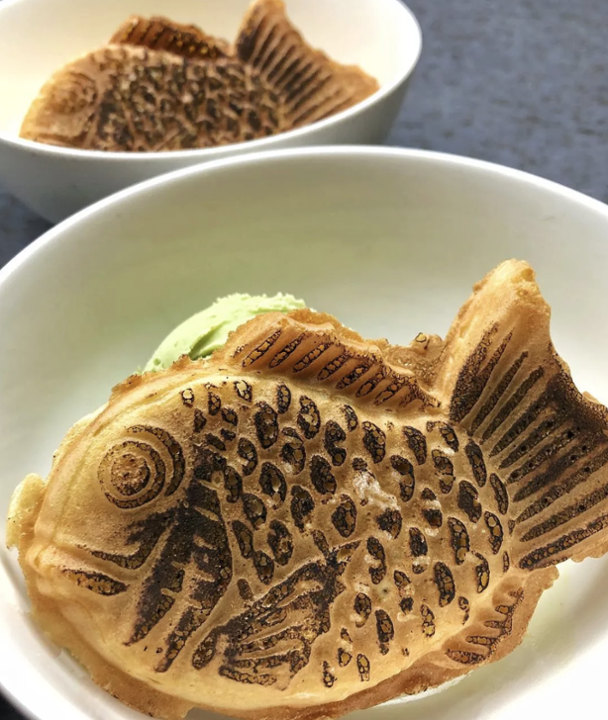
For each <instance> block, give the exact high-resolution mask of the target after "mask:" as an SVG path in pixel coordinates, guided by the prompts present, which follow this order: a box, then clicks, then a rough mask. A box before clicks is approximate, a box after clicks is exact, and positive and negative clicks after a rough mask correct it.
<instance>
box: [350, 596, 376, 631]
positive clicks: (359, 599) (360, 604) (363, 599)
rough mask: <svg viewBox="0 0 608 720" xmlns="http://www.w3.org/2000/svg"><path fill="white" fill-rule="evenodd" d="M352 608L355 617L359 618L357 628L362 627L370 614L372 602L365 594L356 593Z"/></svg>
mask: <svg viewBox="0 0 608 720" xmlns="http://www.w3.org/2000/svg"><path fill="white" fill-rule="evenodd" d="M353 607H354V610H355V612H356V613H357V615H358V616H359V617H360V618H361V620H358V621H357V623H356V625H357V627H363V626H364V625H365V623H366V622H367V621H368V620H369V616H370V615H371V614H372V601H371V600H370V599H369V597H368V596H367V595H366V594H365V593H357V595H356V596H355V603H354V606H353Z"/></svg>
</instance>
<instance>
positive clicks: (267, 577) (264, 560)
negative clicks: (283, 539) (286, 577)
mask: <svg viewBox="0 0 608 720" xmlns="http://www.w3.org/2000/svg"><path fill="white" fill-rule="evenodd" d="M253 566H254V567H255V571H256V573H257V575H258V578H259V580H260V582H262V583H264V585H270V583H271V582H272V577H273V575H274V562H273V560H272V558H271V557H270V556H269V555H266V553H265V552H262V551H261V550H257V551H256V552H255V553H254V555H253Z"/></svg>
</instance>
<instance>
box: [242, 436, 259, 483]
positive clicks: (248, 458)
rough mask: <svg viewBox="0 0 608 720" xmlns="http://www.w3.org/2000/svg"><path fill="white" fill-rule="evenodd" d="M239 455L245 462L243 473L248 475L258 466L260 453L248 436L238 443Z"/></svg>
mask: <svg viewBox="0 0 608 720" xmlns="http://www.w3.org/2000/svg"><path fill="white" fill-rule="evenodd" d="M237 452H238V456H239V457H240V458H242V459H243V460H244V461H245V462H244V463H243V466H242V472H243V475H245V476H248V475H251V473H252V472H253V471H254V470H255V469H256V467H257V466H258V453H257V450H256V449H255V445H254V444H253V443H252V442H251V440H248V439H247V438H243V437H242V438H241V439H240V440H239V444H238V451H237Z"/></svg>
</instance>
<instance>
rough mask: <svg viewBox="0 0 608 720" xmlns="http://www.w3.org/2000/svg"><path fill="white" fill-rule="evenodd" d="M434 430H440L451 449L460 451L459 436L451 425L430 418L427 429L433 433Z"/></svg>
mask: <svg viewBox="0 0 608 720" xmlns="http://www.w3.org/2000/svg"><path fill="white" fill-rule="evenodd" d="M433 430H439V432H440V434H441V437H442V438H443V441H444V442H445V444H446V445H447V446H448V447H449V448H450V450H453V451H454V452H458V438H457V436H456V433H455V432H454V428H453V427H452V426H451V425H448V424H447V423H445V422H441V421H439V420H429V421H428V422H427V424H426V431H427V432H428V433H431V432H433Z"/></svg>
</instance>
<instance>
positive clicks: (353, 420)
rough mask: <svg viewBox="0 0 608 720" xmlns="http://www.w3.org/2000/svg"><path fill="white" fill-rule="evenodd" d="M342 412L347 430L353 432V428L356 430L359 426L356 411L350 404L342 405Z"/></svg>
mask: <svg viewBox="0 0 608 720" xmlns="http://www.w3.org/2000/svg"><path fill="white" fill-rule="evenodd" d="M342 412H343V413H344V417H345V419H346V428H347V429H348V431H349V432H353V430H356V429H357V427H358V426H359V419H358V418H357V413H356V412H355V411H354V410H353V409H352V407H351V406H350V405H344V407H343V408H342Z"/></svg>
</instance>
